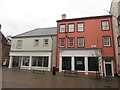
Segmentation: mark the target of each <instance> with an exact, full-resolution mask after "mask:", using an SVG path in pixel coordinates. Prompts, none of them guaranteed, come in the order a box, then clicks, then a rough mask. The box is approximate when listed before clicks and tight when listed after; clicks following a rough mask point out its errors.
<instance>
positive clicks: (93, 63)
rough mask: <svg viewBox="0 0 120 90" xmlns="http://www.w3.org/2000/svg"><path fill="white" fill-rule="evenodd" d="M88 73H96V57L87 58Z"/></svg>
mask: <svg viewBox="0 0 120 90" xmlns="http://www.w3.org/2000/svg"><path fill="white" fill-rule="evenodd" d="M88 71H98V57H89V58H88Z"/></svg>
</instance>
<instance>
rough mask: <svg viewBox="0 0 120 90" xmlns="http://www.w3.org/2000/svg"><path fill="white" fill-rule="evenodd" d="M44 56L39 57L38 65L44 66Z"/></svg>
mask: <svg viewBox="0 0 120 90" xmlns="http://www.w3.org/2000/svg"><path fill="white" fill-rule="evenodd" d="M42 62H43V57H38V64H37V66H40V67H42Z"/></svg>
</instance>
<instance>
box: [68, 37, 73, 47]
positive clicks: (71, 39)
mask: <svg viewBox="0 0 120 90" xmlns="http://www.w3.org/2000/svg"><path fill="white" fill-rule="evenodd" d="M68 47H74V38H68Z"/></svg>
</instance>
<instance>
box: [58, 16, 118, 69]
mask: <svg viewBox="0 0 120 90" xmlns="http://www.w3.org/2000/svg"><path fill="white" fill-rule="evenodd" d="M102 20H109V26H110V27H109V28H110V30H108V31H102V26H101V23H102ZM78 22H84V32H77V23H78ZM68 23H74V24H75V32H73V33H67V37H74V38H75V48H78V47H77V37H84V38H85V47H84V48H91V45H92V44H95V45H97V47H96V48H102V56H115V51H114V41H113V31H112V25H111V17H105V18H92V19H90V18H89V19H84V20H79V19H78V20H73V21H72V20H70V21H66V22H65V21H64V22H57V40H58V39H59V38H65V37H66V35H65V33H59V25H60V24H66V32H68V31H67V30H68ZM103 36H110V37H111V46H110V47H104V46H103V39H102V37H103ZM66 44H67V38H66ZM66 48H68V47H67V45H66ZM57 53H58V54H57V68H58V67H59V45H58V42H57ZM114 59H115V58H114ZM115 63H116V62H115Z"/></svg>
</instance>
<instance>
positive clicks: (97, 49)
mask: <svg viewBox="0 0 120 90" xmlns="http://www.w3.org/2000/svg"><path fill="white" fill-rule="evenodd" d="M56 60H57V62H56V64H57V69H58V70H59V71H60V72H61V71H64V70H77V71H78V72H80V73H84V74H91V73H96V72H98V71H99V72H100V75H101V76H114V75H115V74H117V68H116V58H115V48H114V37H113V27H112V16H111V15H106V16H95V17H83V18H73V19H66V15H65V14H63V15H62V20H57V57H56Z"/></svg>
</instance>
